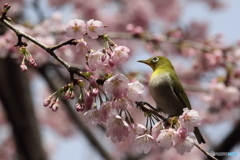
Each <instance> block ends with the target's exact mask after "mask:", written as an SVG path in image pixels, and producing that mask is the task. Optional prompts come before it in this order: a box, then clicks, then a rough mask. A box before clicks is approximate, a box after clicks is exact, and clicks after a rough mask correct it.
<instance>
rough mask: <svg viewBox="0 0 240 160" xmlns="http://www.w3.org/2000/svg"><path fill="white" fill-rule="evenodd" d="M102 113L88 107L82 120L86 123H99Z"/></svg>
mask: <svg viewBox="0 0 240 160" xmlns="http://www.w3.org/2000/svg"><path fill="white" fill-rule="evenodd" d="M102 118H103V117H102V115H101V113H100V112H99V110H98V109H90V110H88V111H87V112H85V113H84V120H85V122H86V123H87V124H92V125H94V126H96V125H97V124H101V122H102Z"/></svg>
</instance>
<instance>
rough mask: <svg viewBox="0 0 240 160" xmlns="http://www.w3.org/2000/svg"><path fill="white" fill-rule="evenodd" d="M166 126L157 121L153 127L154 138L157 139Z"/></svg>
mask: <svg viewBox="0 0 240 160" xmlns="http://www.w3.org/2000/svg"><path fill="white" fill-rule="evenodd" d="M163 129H164V127H163V125H162V122H158V123H156V124H155V125H154V126H153V128H152V136H153V138H154V139H157V137H158V135H159V134H160V132H161V130H163Z"/></svg>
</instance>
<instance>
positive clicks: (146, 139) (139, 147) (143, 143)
mask: <svg viewBox="0 0 240 160" xmlns="http://www.w3.org/2000/svg"><path fill="white" fill-rule="evenodd" d="M154 144H155V141H154V140H153V137H152V136H151V135H149V134H144V135H141V136H137V137H136V138H135V140H134V142H133V147H134V149H135V150H136V151H138V152H140V153H142V152H143V153H145V154H147V153H148V152H149V151H150V150H151V148H152V146H153V145H154Z"/></svg>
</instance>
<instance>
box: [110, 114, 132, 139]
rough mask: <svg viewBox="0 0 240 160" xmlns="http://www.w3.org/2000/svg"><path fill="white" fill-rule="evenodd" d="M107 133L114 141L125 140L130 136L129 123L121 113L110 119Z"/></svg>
mask: <svg viewBox="0 0 240 160" xmlns="http://www.w3.org/2000/svg"><path fill="white" fill-rule="evenodd" d="M106 135H107V136H108V137H111V140H112V141H113V142H114V143H119V142H123V141H125V140H126V139H127V138H128V135H129V125H128V124H127V122H125V121H124V120H122V118H121V117H120V116H119V115H116V116H112V117H111V118H110V119H109V120H108V129H107V132H106Z"/></svg>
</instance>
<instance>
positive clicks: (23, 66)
mask: <svg viewBox="0 0 240 160" xmlns="http://www.w3.org/2000/svg"><path fill="white" fill-rule="evenodd" d="M20 68H21V70H22V71H23V72H26V71H27V70H28V68H27V66H26V65H25V64H24V63H22V64H21V65H20Z"/></svg>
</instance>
